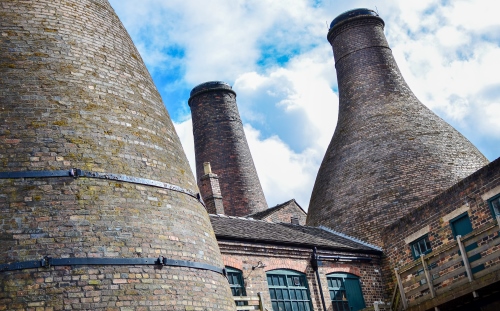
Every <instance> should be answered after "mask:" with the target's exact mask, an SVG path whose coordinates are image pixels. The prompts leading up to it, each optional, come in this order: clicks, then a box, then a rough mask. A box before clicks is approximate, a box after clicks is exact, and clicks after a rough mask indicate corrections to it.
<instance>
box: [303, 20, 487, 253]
mask: <svg viewBox="0 0 500 311" xmlns="http://www.w3.org/2000/svg"><path fill="white" fill-rule="evenodd" d="M383 26H384V24H383V21H382V20H381V19H380V18H379V17H375V16H371V15H362V16H357V17H352V18H347V19H346V20H343V21H341V22H339V23H337V24H336V25H334V26H333V27H332V28H331V29H330V31H329V33H328V40H329V42H330V43H331V44H332V47H333V52H334V56H335V60H336V64H335V66H336V70H337V79H338V85H339V96H340V102H339V118H338V124H337V127H336V129H335V133H334V135H333V138H332V141H331V143H330V145H329V147H328V149H327V152H326V154H325V157H324V159H323V162H322V164H321V167H320V169H319V172H318V175H317V178H316V182H315V185H314V189H313V193H312V196H311V201H310V204H309V210H308V218H307V224H308V225H312V226H316V225H320V224H321V225H325V226H328V227H331V228H333V229H335V230H338V231H340V232H344V233H346V234H349V235H352V236H355V237H358V238H361V239H362V240H366V241H369V242H370V243H373V244H376V245H381V244H382V241H381V237H380V232H381V231H382V229H383V228H384V227H385V226H387V225H389V224H391V223H392V222H394V221H396V220H397V219H399V218H401V217H402V216H404V215H406V214H407V213H408V212H410V211H411V210H412V209H414V208H416V207H418V206H419V205H421V204H423V203H425V202H426V201H428V200H430V199H431V198H432V197H434V196H435V195H437V194H439V193H440V192H441V191H443V190H445V189H446V188H448V187H450V186H452V185H453V184H455V183H456V182H458V181H459V180H461V179H462V178H464V177H466V176H468V175H470V174H472V173H473V172H475V171H476V170H478V169H479V168H481V167H482V166H484V165H486V164H487V163H488V161H487V159H486V158H485V157H484V156H483V155H482V154H481V153H480V152H479V151H478V150H477V148H476V147H474V146H473V145H472V144H471V143H470V142H469V141H468V140H467V139H466V138H464V137H463V136H462V135H461V134H460V133H458V132H457V131H456V130H455V129H453V128H452V127H451V126H450V125H448V124H447V123H446V122H444V121H443V120H442V119H440V118H439V117H438V116H437V115H435V114H434V113H433V112H432V111H430V110H429V109H428V108H426V107H425V106H424V105H422V104H421V103H420V102H419V101H418V99H417V98H416V97H415V96H414V95H413V93H412V91H411V90H410V88H409V87H408V85H407V84H406V82H405V81H404V79H403V77H402V76H401V73H400V71H399V69H398V67H397V64H396V62H395V61H394V58H393V56H392V52H391V50H390V48H389V46H388V43H387V41H386V39H385V36H384V32H383Z"/></svg>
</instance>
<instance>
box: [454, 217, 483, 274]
mask: <svg viewBox="0 0 500 311" xmlns="http://www.w3.org/2000/svg"><path fill="white" fill-rule="evenodd" d="M450 225H451V229H452V231H453V236H454V237H455V238H456V237H457V235H461V236H465V235H467V234H469V233H470V232H472V223H471V222H470V218H469V215H468V214H467V213H464V214H462V215H460V216H457V217H455V218H453V219H452V220H450ZM475 248H477V243H472V244H471V245H469V246H467V247H465V251H466V252H469V251H471V250H473V249H475ZM479 258H481V254H476V255H474V256H471V257H469V262H474V261H476V260H478V259H479ZM462 264H463V263H462ZM483 269H484V265H479V266H477V267H475V268H472V274H474V273H476V272H479V271H481V270H483Z"/></svg>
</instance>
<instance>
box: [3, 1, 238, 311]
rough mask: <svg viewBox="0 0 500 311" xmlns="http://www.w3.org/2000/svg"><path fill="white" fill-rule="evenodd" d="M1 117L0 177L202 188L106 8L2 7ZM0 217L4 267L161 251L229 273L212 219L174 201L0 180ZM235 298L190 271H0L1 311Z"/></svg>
mask: <svg viewBox="0 0 500 311" xmlns="http://www.w3.org/2000/svg"><path fill="white" fill-rule="evenodd" d="M0 120H1V122H0V170H1V171H21V170H60V169H70V168H81V169H85V170H91V171H97V172H107V173H114V174H126V175H130V176H134V177H142V178H148V179H153V180H158V181H162V182H166V183H169V184H173V185H177V186H180V187H183V188H186V189H189V190H191V191H193V192H195V193H196V192H198V188H197V186H196V182H195V180H194V177H193V175H192V173H191V170H190V168H189V165H188V162H187V159H186V156H185V154H184V152H183V150H182V147H181V144H180V141H179V138H178V136H177V134H176V132H175V129H174V127H173V124H172V122H171V120H170V118H169V115H168V113H167V111H166V109H165V106H164V104H163V102H162V100H161V98H160V95H159V93H158V91H157V90H156V88H155V86H154V84H153V81H152V79H151V77H150V75H149V73H148V71H147V69H146V67H145V66H144V64H143V62H142V59H141V57H140V55H139V53H138V51H137V49H136V48H135V46H134V44H133V43H132V40H131V39H130V37H129V35H128V34H127V32H126V31H125V29H124V27H123V25H122V24H121V22H120V21H119V19H118V17H117V16H116V14H115V13H114V11H113V9H112V8H111V6H110V5H109V3H108V2H107V1H104V0H92V1H91V0H83V1H82V0H79V1H76V0H74V1H62V0H50V1H49V0H38V1H2V2H1V3H0ZM0 211H1V213H0V263H10V262H17V261H24V260H38V259H41V258H42V257H44V256H52V257H55V258H58V257H111V258H135V257H138V256H140V257H158V256H159V255H163V256H165V257H169V258H173V259H184V260H191V261H196V262H201V263H208V264H211V265H214V266H218V267H222V266H223V263H222V259H221V255H220V252H219V249H218V245H217V242H216V240H215V236H214V234H213V230H212V228H211V225H210V222H209V219H208V215H207V213H206V211H205V209H204V208H203V206H202V205H201V204H200V203H199V202H198V201H197V200H196V199H194V198H192V197H190V196H187V195H185V194H182V193H178V192H173V191H169V190H165V189H160V188H155V187H151V186H141V185H134V184H130V183H125V182H120V181H110V180H98V179H85V178H79V179H73V178H70V177H65V178H35V179H2V180H0ZM146 275H147V277H146ZM230 295H231V294H230V290H229V286H228V284H227V280H226V279H225V278H224V277H223V276H222V275H220V274H217V273H214V272H211V271H206V270H193V269H189V268H178V267H163V268H162V269H156V268H154V267H151V266H137V267H134V266H95V267H87V266H72V267H53V268H50V269H48V268H43V269H26V270H18V271H11V272H1V273H0V300H1V301H2V303H1V304H0V305H4V306H6V310H15V309H26V310H27V309H29V308H32V309H33V310H34V309H35V308H36V310H46V311H48V310H83V309H94V310H125V309H127V308H128V309H131V310H157V309H162V310H184V309H186V308H192V307H194V308H195V309H203V310H205V309H206V310H231V309H233V308H234V303H233V301H232V299H231V296H230ZM124 308H125V309H124ZM128 309H127V310H128Z"/></svg>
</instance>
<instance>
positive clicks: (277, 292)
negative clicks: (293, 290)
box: [276, 289, 283, 299]
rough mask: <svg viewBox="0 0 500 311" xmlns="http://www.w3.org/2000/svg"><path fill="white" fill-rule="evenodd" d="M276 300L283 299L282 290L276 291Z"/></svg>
mask: <svg viewBox="0 0 500 311" xmlns="http://www.w3.org/2000/svg"><path fill="white" fill-rule="evenodd" d="M276 299H283V295H282V294H281V289H277V290H276Z"/></svg>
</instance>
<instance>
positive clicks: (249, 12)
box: [111, 0, 500, 208]
mask: <svg viewBox="0 0 500 311" xmlns="http://www.w3.org/2000/svg"><path fill="white" fill-rule="evenodd" d="M111 2H112V4H113V6H114V7H115V9H116V10H117V12H118V14H119V16H120V18H121V19H122V21H123V22H124V23H125V25H126V27H127V29H128V30H129V32H130V33H131V34H132V37H133V38H134V41H135V43H136V44H137V45H138V47H139V50H140V52H141V54H142V55H143V57H144V59H145V62H146V64H147V65H148V68H149V69H150V70H152V71H153V75H154V73H155V71H157V72H161V71H163V72H170V71H172V72H174V71H175V70H177V71H179V72H178V73H176V76H175V77H176V78H177V80H176V81H157V83H160V85H158V88H159V89H160V90H162V89H167V88H170V89H171V88H173V87H180V86H185V85H191V86H195V85H196V84H198V83H201V82H205V81H209V80H223V81H226V82H228V83H234V89H235V90H236V92H237V94H238V105H239V109H240V114H241V116H242V119H243V120H244V123H245V130H246V131H247V138H248V140H249V144H250V148H251V150H252V154H253V156H254V160H255V163H256V166H257V170H258V173H259V176H260V178H261V182H262V184H263V188H264V192H265V193H266V196H267V199H268V202H269V204H270V205H274V204H277V203H282V202H283V201H285V200H287V199H290V198H292V197H295V198H296V199H297V200H298V201H299V203H300V204H301V205H302V206H303V207H305V208H307V205H308V203H309V202H308V199H307V198H308V197H309V195H310V192H311V189H312V185H313V183H314V177H315V175H316V173H317V169H318V167H319V164H320V162H321V160H322V157H323V153H324V151H325V150H326V148H327V146H328V143H329V141H330V139H331V136H332V134H333V129H334V127H335V124H336V118H337V109H338V107H337V105H338V96H337V94H336V93H334V92H333V90H334V89H336V76H335V68H334V63H333V56H332V52H331V47H330V46H329V43H328V42H327V41H326V33H327V29H326V26H325V21H328V24H329V23H330V21H331V20H332V19H333V18H335V17H336V16H337V15H338V14H340V13H342V12H343V11H345V10H348V9H352V8H355V7H368V8H371V9H375V7H374V3H373V2H372V1H366V0H353V1H329V0H324V1H319V2H318V1H316V2H315V3H316V4H315V6H313V5H312V3H311V2H310V1H306V0H295V1H271V0H258V1H244V0H240V1H233V0H214V1H210V2H208V1H201V2H200V1H191V0H183V1H181V0H170V1H161V0H146V1H141V3H140V5H138V4H137V1H131V0H121V1H117V0H112V1H111ZM376 5H377V9H378V12H379V13H380V15H381V17H382V18H383V19H384V21H385V24H386V28H385V29H386V30H385V32H386V35H387V38H388V41H389V44H390V46H391V48H392V50H393V54H394V56H395V59H396V61H397V63H398V65H399V67H400V69H401V72H402V74H403V76H404V78H405V80H406V81H407V82H408V84H409V86H410V87H411V88H412V90H413V91H414V93H415V94H416V95H417V97H418V98H419V99H420V100H421V101H422V103H423V104H425V105H427V106H428V107H429V108H431V109H433V110H434V111H435V112H436V113H438V114H439V115H440V116H441V117H443V118H444V119H445V120H446V121H448V122H450V123H453V125H454V126H458V130H459V131H462V132H463V133H466V134H467V135H470V136H469V137H470V138H471V139H472V140H473V142H475V143H477V144H479V147H480V148H481V151H483V152H485V153H486V155H487V156H488V157H489V158H490V159H493V158H496V157H498V155H499V154H500V147H498V146H500V127H498V126H497V125H498V124H499V121H500V120H499V119H500V117H499V115H500V114H499V110H500V91H498V89H500V75H498V72H500V62H498V59H500V47H499V45H500V35H499V34H500V20H499V19H498V18H497V17H496V15H495V11H494V10H492V9H485V8H491V3H488V1H486V0H456V1H445V2H443V1H438V0H422V1H396V0H382V1H380V2H377V3H376ZM278 56H280V57H283V59H288V61H285V62H284V63H283V61H282V60H281V61H280V60H279V59H277V58H278ZM161 83H164V84H163V85H162V84H161ZM164 99H165V101H166V103H167V106H168V107H169V109H170V110H172V108H171V107H170V105H171V102H172V101H173V99H171V98H164ZM186 101H187V98H185V99H183V100H182V101H181V100H179V99H175V101H174V103H177V102H183V103H184V105H185V102H186ZM174 109H177V110H180V111H187V110H188V109H187V108H186V107H183V108H182V109H181V108H178V107H174ZM174 121H176V122H175V126H176V129H177V131H178V134H179V136H180V138H181V140H182V142H183V146H184V148H185V150H186V153H187V155H188V159H189V160H190V164H191V166H192V167H193V166H194V151H193V139H192V130H191V123H190V120H188V121H185V119H182V120H180V121H179V120H174ZM292 175H293V176H296V177H297V178H301V182H298V181H292V179H294V178H295V177H293V176H292ZM302 181H303V182H302ZM302 200H307V202H304V201H302Z"/></svg>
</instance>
